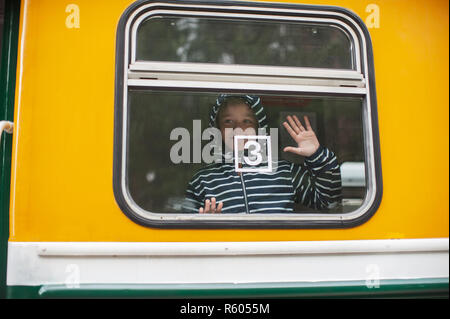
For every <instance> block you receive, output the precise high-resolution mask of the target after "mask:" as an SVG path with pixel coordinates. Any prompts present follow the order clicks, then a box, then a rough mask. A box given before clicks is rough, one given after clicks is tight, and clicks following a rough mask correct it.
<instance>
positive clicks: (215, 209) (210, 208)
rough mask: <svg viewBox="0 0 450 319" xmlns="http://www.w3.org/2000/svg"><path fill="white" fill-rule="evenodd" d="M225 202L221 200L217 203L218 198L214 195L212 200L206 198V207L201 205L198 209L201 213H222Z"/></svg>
mask: <svg viewBox="0 0 450 319" xmlns="http://www.w3.org/2000/svg"><path fill="white" fill-rule="evenodd" d="M222 207H223V203H222V202H220V203H218V204H217V205H216V198H215V197H213V198H211V200H209V199H207V200H205V207H200V208H199V209H198V213H199V214H220V213H221V212H222Z"/></svg>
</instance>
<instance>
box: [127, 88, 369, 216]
mask: <svg viewBox="0 0 450 319" xmlns="http://www.w3.org/2000/svg"><path fill="white" fill-rule="evenodd" d="M245 94H246V92H242V93H241V94H239V93H233V94H232V95H233V96H242V95H245ZM219 95H220V92H202V93H200V92H189V91H177V92H174V91H155V90H150V89H130V90H129V92H128V121H127V122H128V127H127V139H128V145H127V155H126V157H127V159H126V163H127V166H126V167H127V174H126V176H127V187H128V192H129V194H130V197H131V198H132V199H133V201H134V202H135V203H136V204H137V205H138V206H139V207H140V208H142V209H144V210H145V211H148V212H152V213H163V214H171V213H192V212H191V211H188V210H186V208H185V206H184V205H185V203H186V192H187V189H188V188H189V187H188V184H189V182H190V181H192V180H193V178H194V176H195V174H198V172H199V171H201V170H202V169H205V167H207V166H208V165H210V164H209V163H207V162H205V154H206V153H205V151H204V149H205V148H206V147H208V143H210V142H211V140H212V137H211V136H209V138H206V139H204V140H203V139H202V134H203V133H204V132H205V130H206V129H207V128H208V127H209V123H210V122H211V119H210V115H211V110H212V108H213V106H214V105H216V104H217V98H218V96H219ZM251 96H252V97H254V96H257V97H259V98H260V103H261V105H262V106H263V112H264V113H265V116H266V118H265V119H264V120H265V122H264V125H267V130H266V131H267V133H270V135H271V137H272V139H273V141H272V142H273V143H275V146H276V150H275V153H274V154H272V160H274V161H275V160H276V161H278V162H280V163H281V162H283V163H289V164H291V163H293V164H292V165H302V164H303V165H304V162H305V156H300V155H297V154H294V153H289V152H284V151H283V150H284V148H285V147H287V146H295V142H294V141H293V139H292V137H291V136H290V135H289V134H288V132H287V130H286V128H285V127H284V126H283V122H284V121H286V116H287V115H291V116H293V115H296V116H297V118H299V119H300V120H301V122H302V123H303V126H306V125H305V121H304V116H307V117H308V119H309V121H310V124H311V126H312V130H313V131H314V132H315V134H316V136H317V139H318V141H319V142H320V145H321V146H323V147H325V148H326V149H327V150H330V151H331V152H333V153H334V154H335V156H336V159H337V162H338V164H340V166H341V167H340V168H339V169H338V171H339V173H342V174H341V175H342V176H341V180H342V192H339V194H340V195H339V196H337V198H336V202H337V205H332V206H331V207H330V208H327V209H322V208H319V209H315V208H311V207H310V206H309V205H306V206H305V205H303V204H301V203H300V202H301V200H300V201H299V203H292V205H291V206H289V207H291V210H290V211H286V213H299V214H301V213H346V212H350V211H353V210H355V209H356V208H357V207H359V206H360V205H361V203H362V201H363V199H364V196H365V194H366V185H365V181H364V174H365V173H364V171H365V165H364V161H365V159H364V158H365V157H364V143H363V116H362V109H363V98H356V97H331V96H327V97H318V96H304V95H273V94H271V95H269V94H256V95H255V94H254V95H251ZM256 111H258V110H256ZM256 111H254V112H256ZM260 114H262V113H260ZM223 116H225V115H223V114H221V115H218V117H217V118H216V120H217V119H218V118H223ZM258 116H259V115H258ZM258 121H259V119H258ZM216 123H217V121H216ZM258 123H259V124H258V125H259V126H261V123H262V122H258ZM177 129H178V131H176V130H177ZM270 129H272V130H270ZM178 133H180V134H178ZM181 133H183V134H184V133H185V135H182V134H181ZM204 137H205V136H204ZM184 138H187V139H186V140H185V142H187V143H184V144H180V143H181V142H182V140H183V139H184ZM180 145H181V146H183V145H184V146H183V148H181V147H180ZM225 149H226V147H225V146H224V147H223V148H222V150H221V151H222V152H223V153H224V150H225ZM186 152H187V153H186ZM202 152H203V153H202ZM224 162H225V161H224ZM342 168H344V169H345V170H343V169H342ZM276 169H278V170H283V169H285V166H283V165H279V166H278V168H276ZM308 169H311V166H309V168H308ZM230 172H232V173H231V174H236V172H235V169H234V162H233V161H232V164H231V165H230ZM241 174H242V175H243V176H244V183H245V186H246V187H247V188H250V191H249V194H245V195H246V196H249V197H250V196H255V194H256V193H258V191H257V190H261V192H260V193H265V194H266V195H265V196H264V199H263V200H262V201H263V202H264V201H265V202H267V203H269V202H272V201H278V199H277V198H275V197H276V196H277V195H276V192H277V191H276V190H273V189H272V188H271V187H270V185H268V184H267V185H266V184H264V183H263V184H261V183H259V182H256V181H253V182H252V181H251V179H252V178H253V179H256V178H260V179H261V178H265V177H267V178H268V179H271V178H280V180H282V178H283V176H284V177H286V176H293V175H295V172H294V173H293V175H289V174H287V175H283V176H281V175H280V176H276V177H274V176H272V175H270V174H268V175H266V176H264V175H265V174H266V173H246V172H244V173H241ZM258 174H259V175H258ZM238 175H239V174H236V177H235V178H236V179H235V180H232V181H231V182H232V183H236V186H239V187H241V184H239V182H240V179H239V178H238V177H237V176H238ZM222 177H223V176H222V175H217V176H215V178H216V180H220V178H222ZM298 178H299V177H298ZM315 178H316V177H315ZM227 182H228V183H229V182H230V181H227ZM312 182H314V181H312ZM252 183H253V184H252ZM296 183H299V180H298V179H297V180H296ZM199 185H200V184H196V185H195V187H197V189H196V190H197V191H200V190H199V189H198V187H202V188H213V187H222V186H218V185H219V184H215V185H214V186H213V185H208V184H202V185H200V186H199ZM298 185H300V184H298ZM307 186H308V185H307V184H305V187H307ZM322 186H324V188H322V189H319V192H325V193H326V192H327V190H326V188H333V187H337V186H338V184H336V185H330V184H327V182H326V181H325V182H324V184H323V185H322ZM339 186H340V183H339ZM252 187H253V193H252ZM265 187H268V188H270V190H271V191H267V192H264V188H265ZM294 188H295V187H294ZM221 190H223V192H227V188H226V187H225V188H223V189H221ZM272 191H273V192H272ZM219 193H220V192H219ZM274 194H275V195H274ZM271 196H275V197H273V198H274V199H273V200H272V201H271V200H270V197H271ZM231 197H232V196H231ZM239 197H240V198H243V194H242V193H239ZM229 198H230V196H229V197H228V198H227V200H228V199H229ZM231 206H239V203H236V202H233V200H230V201H229V204H228V207H231ZM225 207H226V205H224V208H225ZM265 208H268V210H266V211H265V210H263V208H262V207H261V206H257V205H254V206H252V207H249V210H250V213H265V212H270V208H271V206H270V205H269V204H268V205H266V207H265ZM265 208H264V209H265ZM238 209H240V211H236V210H234V211H233V212H239V213H245V212H246V209H245V207H240V208H238ZM224 213H226V211H224Z"/></svg>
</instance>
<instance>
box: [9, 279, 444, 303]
mask: <svg viewBox="0 0 450 319" xmlns="http://www.w3.org/2000/svg"><path fill="white" fill-rule="evenodd" d="M368 286H372V288H370V287H368ZM377 286H378V287H377ZM448 290H449V279H448V278H427V279H402V280H380V282H379V283H369V284H368V283H366V282H365V281H340V282H293V283H292V282H291V283H245V284H228V283H227V284H81V285H79V287H70V286H67V285H42V286H8V287H7V298H165V299H166V298H167V299H170V298H346V297H348V298H399V297H400V298H448V296H449V293H448Z"/></svg>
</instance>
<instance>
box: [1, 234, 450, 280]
mask: <svg viewBox="0 0 450 319" xmlns="http://www.w3.org/2000/svg"><path fill="white" fill-rule="evenodd" d="M448 256H449V255H448V238H437V239H400V240H361V241H356V240H352V241H306V242H207V243H206V242H203V243H192V242H189V243H180V242H176V243H167V242H164V243H142V242H141V243H124V242H10V243H9V245H8V269H7V284H8V285H9V286H13V285H23V286H37V285H45V284H66V287H67V288H73V289H76V288H77V287H79V285H80V284H181V285H182V284H194V283H195V284H213V283H260V284H263V283H268V282H272V283H275V282H277V283H290V282H321V281H322V282H326V281H334V282H339V281H352V280H359V281H361V280H362V281H364V280H365V281H366V283H369V284H371V285H372V284H374V283H375V284H376V281H377V280H385V279H425V278H448V277H449V258H448Z"/></svg>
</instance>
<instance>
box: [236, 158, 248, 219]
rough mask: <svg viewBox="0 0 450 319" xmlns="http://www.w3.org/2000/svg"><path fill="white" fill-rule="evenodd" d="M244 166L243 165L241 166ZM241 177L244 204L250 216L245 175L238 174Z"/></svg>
mask: <svg viewBox="0 0 450 319" xmlns="http://www.w3.org/2000/svg"><path fill="white" fill-rule="evenodd" d="M239 165H242V164H239ZM238 175H239V177H240V178H241V184H242V191H243V193H244V203H245V210H246V213H247V214H250V210H249V209H248V199H247V191H246V190H245V182H244V176H243V175H244V174H242V173H238Z"/></svg>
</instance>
